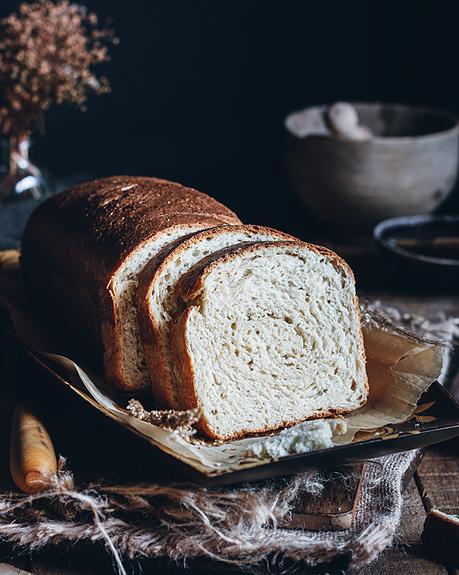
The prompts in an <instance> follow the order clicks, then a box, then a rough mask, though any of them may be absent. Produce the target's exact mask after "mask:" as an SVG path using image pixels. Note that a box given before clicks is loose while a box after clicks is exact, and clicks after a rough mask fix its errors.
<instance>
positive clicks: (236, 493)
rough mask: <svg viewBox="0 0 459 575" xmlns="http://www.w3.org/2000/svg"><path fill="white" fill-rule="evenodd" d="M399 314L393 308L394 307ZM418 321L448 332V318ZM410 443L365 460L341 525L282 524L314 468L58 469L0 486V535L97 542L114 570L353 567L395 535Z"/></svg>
mask: <svg viewBox="0 0 459 575" xmlns="http://www.w3.org/2000/svg"><path fill="white" fill-rule="evenodd" d="M394 313H395V314H397V312H394ZM393 319H395V320H397V321H400V322H402V323H403V322H405V323H406V321H408V319H409V322H410V324H413V323H414V322H415V321H418V324H419V325H420V326H421V328H422V329H423V330H424V332H433V333H434V334H435V335H436V336H437V337H439V336H440V338H441V339H449V340H451V337H452V335H453V332H454V330H455V327H457V325H456V324H455V322H454V321H453V320H450V321H444V318H443V320H442V321H440V322H437V323H436V324H432V323H429V324H426V323H425V321H424V320H421V319H419V318H412V317H410V318H406V317H404V318H402V316H397V315H395V317H394V318H393ZM414 457H415V453H414V452H406V453H401V454H397V455H390V456H386V457H382V458H379V459H376V460H374V461H372V462H371V463H370V464H369V465H367V466H366V468H365V469H366V470H365V473H364V478H363V481H362V488H361V496H360V499H359V504H358V510H357V513H356V517H355V521H354V523H353V526H352V527H351V528H350V529H347V530H344V531H335V532H332V531H306V530H292V529H286V528H284V527H283V525H285V522H286V521H288V518H289V516H290V514H291V513H292V510H293V509H294V507H295V503H296V502H297V501H298V498H299V497H301V498H302V499H304V497H305V496H306V497H320V495H321V491H322V489H323V486H324V477H323V476H322V475H321V474H320V473H318V472H311V473H307V474H301V475H298V476H295V477H291V478H288V479H285V480H282V481H279V480H276V481H271V482H267V483H264V484H262V485H261V484H257V485H252V486H245V487H240V488H237V489H235V488H232V489H231V488H225V489H218V490H217V489H206V488H202V487H196V486H190V485H188V486H174V485H168V486H164V485H155V484H148V485H112V484H110V483H109V482H108V480H107V481H102V482H99V483H97V484H90V485H74V481H73V478H72V474H71V473H70V472H68V471H62V472H61V473H60V475H59V477H58V479H57V480H56V482H55V484H54V486H53V489H51V490H50V491H48V492H45V493H41V494H37V495H33V496H26V495H24V494H19V493H17V492H10V491H6V492H5V491H4V492H3V493H0V538H1V539H2V540H3V541H5V542H8V543H10V544H13V545H15V546H19V547H20V548H22V549H25V550H27V551H31V550H34V549H38V548H41V547H44V546H48V545H56V544H66V543H67V544H74V543H76V542H97V541H98V542H102V543H104V544H105V545H106V546H107V548H108V550H109V551H110V553H112V555H113V557H114V560H115V562H116V565H117V569H118V570H119V572H120V573H125V572H126V571H125V570H124V568H123V565H122V562H121V560H122V558H130V559H139V558H169V559H172V560H176V561H180V562H181V563H183V562H186V560H187V559H193V558H198V557H207V558H212V559H214V560H216V561H222V562H227V563H228V562H229V563H232V564H234V565H237V566H240V567H243V568H244V569H245V570H246V571H247V570H249V569H251V568H256V567H257V566H262V565H264V566H266V564H270V565H272V564H279V563H282V562H289V560H293V561H295V562H304V564H307V565H317V564H320V563H325V562H329V561H332V560H334V559H336V558H338V557H346V559H347V560H348V561H349V566H350V567H353V568H359V567H361V566H363V565H365V564H367V563H369V562H371V561H373V560H374V559H375V558H376V557H377V555H378V554H379V553H380V552H381V551H382V550H383V549H384V548H385V547H387V546H388V545H390V544H391V543H392V541H393V539H394V537H395V536H396V532H397V528H398V525H399V522H400V516H401V510H402V480H403V476H404V474H405V472H406V471H407V469H408V467H409V465H410V463H411V462H412V460H413V458H414Z"/></svg>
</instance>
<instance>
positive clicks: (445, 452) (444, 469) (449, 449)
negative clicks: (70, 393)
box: [0, 292, 459, 575]
mask: <svg viewBox="0 0 459 575" xmlns="http://www.w3.org/2000/svg"><path fill="white" fill-rule="evenodd" d="M368 295H371V296H372V297H379V298H380V299H381V300H382V301H383V302H385V303H392V304H393V305H396V306H397V307H399V308H400V309H402V310H406V311H414V312H416V313H419V314H422V315H424V316H425V317H431V316H432V315H435V314H436V313H438V312H439V311H443V312H445V313H446V314H447V315H453V316H459V297H458V296H456V295H448V296H445V295H443V296H441V295H432V294H431V295H424V296H420V295H417V296H413V295H404V296H394V295H391V296H390V295H387V294H378V293H374V292H373V293H371V294H368ZM0 373H1V371H0ZM3 448H4V445H3ZM432 506H434V507H437V508H439V509H441V510H442V511H445V512H447V513H459V441H458V440H454V441H452V442H449V443H446V444H442V445H438V446H435V447H432V448H429V449H427V450H426V451H425V455H424V458H423V460H422V462H421V464H420V466H419V468H418V470H417V472H416V473H415V475H414V477H413V479H412V480H411V481H410V482H409V484H408V487H407V488H406V490H405V493H404V507H403V516H402V522H401V526H400V530H399V534H398V536H397V541H396V544H395V545H394V546H393V547H392V548H390V549H387V550H386V551H385V552H384V553H382V555H381V556H380V557H379V559H378V560H377V561H375V562H374V563H373V564H372V565H370V566H368V567H366V568H364V569H363V570H361V571H360V573H361V574H362V575H385V574H397V575H398V574H413V575H437V574H439V575H440V574H441V575H453V574H457V575H459V570H456V569H454V568H451V567H447V566H445V565H441V564H439V563H436V562H434V561H431V560H429V559H427V558H425V557H424V556H423V553H422V547H421V543H420V535H421V532H422V526H423V523H424V519H425V516H426V512H427V511H428V510H429V509H430V508H431V507H432ZM2 561H3V562H4V563H8V564H10V565H12V566H16V567H18V568H21V569H24V570H26V571H29V572H32V573H34V574H37V575H93V574H105V573H113V572H114V568H113V566H112V564H111V561H110V559H109V558H108V556H107V557H105V558H104V557H101V558H100V559H97V560H96V559H94V557H92V556H91V557H88V556H85V555H84V554H81V553H78V552H76V551H74V552H72V550H71V549H69V550H68V552H67V553H65V554H64V555H56V554H55V553H53V552H52V551H51V552H49V553H45V554H36V555H32V556H21V557H17V556H16V555H15V550H14V549H11V548H9V547H7V546H3V547H0V562H2ZM5 569H6V568H5V567H1V566H0V575H2V574H3V573H7V571H5ZM127 572H128V573H144V574H147V573H158V574H160V573H170V574H173V573H182V574H185V573H187V572H191V573H192V574H193V575H197V574H201V573H202V574H204V573H212V572H215V573H217V572H218V573H242V571H239V570H234V569H231V568H224V569H223V570H222V569H221V568H220V567H217V566H215V567H212V566H209V565H208V564H206V565H205V566H200V565H194V566H192V568H191V571H184V570H183V569H181V568H179V567H173V566H170V565H158V564H157V563H152V562H145V563H142V564H129V565H128V566H127ZM295 572H296V573H320V572H324V571H320V570H308V569H301V570H299V571H298V570H297V571H295ZM326 572H327V573H334V572H341V571H333V570H326Z"/></svg>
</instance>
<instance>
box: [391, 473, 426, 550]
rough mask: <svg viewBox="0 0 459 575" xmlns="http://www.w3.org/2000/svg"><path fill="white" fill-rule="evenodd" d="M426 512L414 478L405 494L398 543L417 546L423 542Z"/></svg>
mask: <svg viewBox="0 0 459 575" xmlns="http://www.w3.org/2000/svg"><path fill="white" fill-rule="evenodd" d="M425 518H426V511H425V509H424V505H423V502H422V499H421V495H420V493H419V490H418V488H417V485H416V482H415V480H414V478H413V479H412V480H411V481H410V483H409V484H408V485H407V487H406V489H405V492H404V494H403V510H402V519H401V521H400V530H399V534H398V536H397V541H399V542H400V543H403V544H405V545H416V544H419V543H420V541H421V533H422V528H423V526H424V521H425Z"/></svg>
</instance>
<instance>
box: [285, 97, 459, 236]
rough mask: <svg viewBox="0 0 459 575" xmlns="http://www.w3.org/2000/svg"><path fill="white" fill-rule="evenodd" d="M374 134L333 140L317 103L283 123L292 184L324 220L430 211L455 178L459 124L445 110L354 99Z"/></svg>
mask: <svg viewBox="0 0 459 575" xmlns="http://www.w3.org/2000/svg"><path fill="white" fill-rule="evenodd" d="M353 105H354V106H355V108H356V110H357V112H358V115H359V118H360V123H361V124H362V125H366V126H368V127H369V128H370V129H371V130H372V132H373V134H374V137H373V138H372V139H371V140H368V141H349V140H338V139H336V138H334V137H333V136H330V135H329V133H328V131H327V129H326V127H325V125H324V123H323V111H324V109H325V106H323V107H313V108H307V109H305V110H302V111H299V112H294V113H292V114H290V115H289V116H288V117H287V118H286V120H285V126H286V129H287V132H288V134H289V149H288V167H289V172H290V177H291V179H292V183H293V186H294V188H295V190H296V191H297V193H298V194H299V195H300V196H301V198H302V199H303V201H304V202H305V204H306V205H307V206H308V208H309V209H310V210H311V211H312V212H313V213H314V214H315V216H316V217H318V218H319V219H320V220H323V221H324V222H330V223H333V224H336V225H339V226H342V227H352V228H364V227H369V226H372V225H374V224H375V223H377V222H378V221H380V220H383V219H385V218H389V217H395V216H405V215H410V214H425V213H429V212H431V211H433V210H434V209H435V208H436V207H437V206H439V204H441V203H442V202H443V201H444V200H445V199H446V197H447V196H448V194H449V193H450V192H451V190H452V188H453V187H454V184H455V183H456V179H457V174H458V160H459V126H458V121H457V119H456V118H455V117H454V116H452V115H450V114H447V113H444V112H440V111H436V110H431V109H425V108H412V107H407V106H401V105H393V104H378V103H375V104H363V103H361V104H359V103H356V104H353Z"/></svg>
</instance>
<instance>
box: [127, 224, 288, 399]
mask: <svg viewBox="0 0 459 575" xmlns="http://www.w3.org/2000/svg"><path fill="white" fill-rule="evenodd" d="M293 239H294V238H292V236H289V235H287V234H284V233H283V232H279V231H277V230H273V229H271V228H265V227H262V226H253V225H240V226H237V225H232V226H229V225H223V226H219V227H214V228H212V229H208V230H204V231H201V232H199V233H196V234H192V235H191V237H189V238H187V239H185V240H183V241H182V240H179V241H178V242H175V243H171V244H169V245H168V246H167V247H166V250H165V251H163V252H161V253H160V254H158V256H156V257H155V258H153V259H152V260H150V262H149V263H148V264H147V265H146V266H145V268H144V270H143V272H142V273H141V274H140V279H139V287H138V290H137V309H138V314H137V315H138V318H139V328H140V337H141V340H142V343H143V347H144V350H145V356H146V360H147V366H148V370H149V373H150V379H151V381H152V384H153V394H154V396H155V399H156V401H157V403H158V405H159V406H162V407H168V408H172V409H173V408H178V407H179V406H178V404H177V399H176V397H175V395H176V394H175V390H174V383H173V377H172V358H171V349H170V342H169V325H170V320H171V318H173V317H174V316H175V315H176V313H177V310H178V306H179V299H178V298H177V294H176V292H175V286H176V284H177V282H178V280H179V279H180V277H181V276H182V275H183V274H184V273H186V272H187V271H188V270H189V269H190V268H191V267H192V266H194V265H195V264H196V263H198V262H199V261H200V260H201V259H202V258H203V257H205V256H207V255H209V254H212V253H213V252H216V251H218V250H221V249H222V248H226V247H228V246H233V245H235V244H239V243H242V242H247V241H273V240H278V241H279V240H293Z"/></svg>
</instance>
